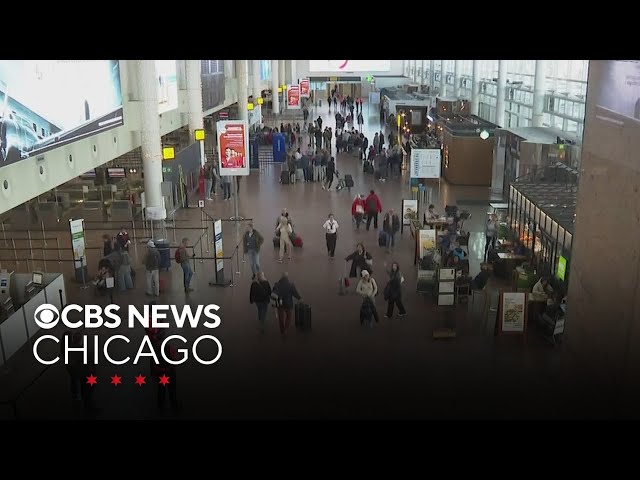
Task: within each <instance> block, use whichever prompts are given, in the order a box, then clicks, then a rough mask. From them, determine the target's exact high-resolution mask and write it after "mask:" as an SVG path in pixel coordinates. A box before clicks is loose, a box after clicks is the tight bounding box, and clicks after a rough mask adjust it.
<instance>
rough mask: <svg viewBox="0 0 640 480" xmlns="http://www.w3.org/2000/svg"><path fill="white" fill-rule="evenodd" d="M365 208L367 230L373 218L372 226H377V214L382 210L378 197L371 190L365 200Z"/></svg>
mask: <svg viewBox="0 0 640 480" xmlns="http://www.w3.org/2000/svg"><path fill="white" fill-rule="evenodd" d="M364 203H365V205H366V210H367V231H369V228H370V226H371V221H372V220H373V228H374V229H377V228H378V214H379V213H381V212H382V203H381V202H380V199H379V198H378V196H377V195H376V192H374V191H373V190H371V192H370V193H369V196H368V197H367V199H366V200H365V202H364Z"/></svg>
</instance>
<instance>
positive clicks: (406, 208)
mask: <svg viewBox="0 0 640 480" xmlns="http://www.w3.org/2000/svg"><path fill="white" fill-rule="evenodd" d="M417 218H418V200H402V224H403V225H411V220H415V219H417Z"/></svg>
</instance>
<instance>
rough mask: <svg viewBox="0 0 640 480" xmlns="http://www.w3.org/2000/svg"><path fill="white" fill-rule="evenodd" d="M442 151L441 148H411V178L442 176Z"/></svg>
mask: <svg viewBox="0 0 640 480" xmlns="http://www.w3.org/2000/svg"><path fill="white" fill-rule="evenodd" d="M440 175H441V152H440V149H439V148H414V149H412V150H411V178H440Z"/></svg>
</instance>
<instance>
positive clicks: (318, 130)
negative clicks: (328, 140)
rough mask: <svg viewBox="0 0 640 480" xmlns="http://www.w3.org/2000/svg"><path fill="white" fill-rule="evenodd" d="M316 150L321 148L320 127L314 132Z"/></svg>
mask: <svg viewBox="0 0 640 480" xmlns="http://www.w3.org/2000/svg"><path fill="white" fill-rule="evenodd" d="M314 135H315V139H316V150H317V149H320V148H322V127H318V128H317V129H316V130H315V132H314Z"/></svg>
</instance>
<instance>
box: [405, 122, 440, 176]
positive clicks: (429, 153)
mask: <svg viewBox="0 0 640 480" xmlns="http://www.w3.org/2000/svg"><path fill="white" fill-rule="evenodd" d="M398 118H400V117H398ZM440 166H441V152H440V149H439V148H414V149H412V150H411V178H440V174H441V168H440Z"/></svg>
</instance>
